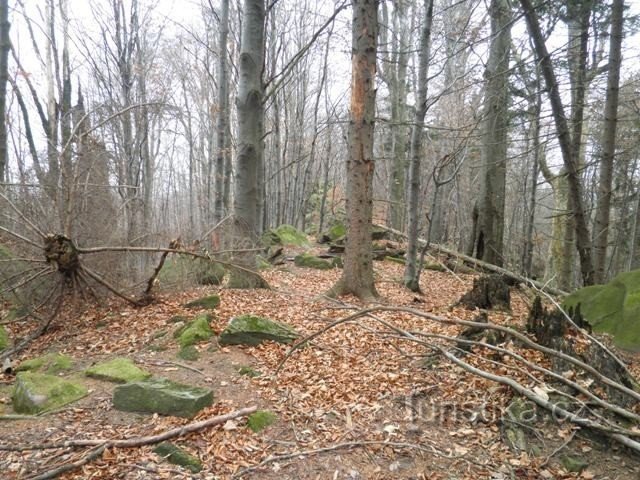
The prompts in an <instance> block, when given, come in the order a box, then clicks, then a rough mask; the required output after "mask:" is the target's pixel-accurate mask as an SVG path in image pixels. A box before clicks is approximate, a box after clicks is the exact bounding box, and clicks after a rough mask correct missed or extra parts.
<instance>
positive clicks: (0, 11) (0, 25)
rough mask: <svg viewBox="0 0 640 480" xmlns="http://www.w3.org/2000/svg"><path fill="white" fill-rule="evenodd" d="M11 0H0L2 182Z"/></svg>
mask: <svg viewBox="0 0 640 480" xmlns="http://www.w3.org/2000/svg"><path fill="white" fill-rule="evenodd" d="M10 27H11V24H10V23H9V0H0V183H1V182H2V181H3V180H4V176H5V170H6V165H7V122H5V116H6V110H7V81H8V79H9V51H10V50H11V42H10V40H9V28H10Z"/></svg>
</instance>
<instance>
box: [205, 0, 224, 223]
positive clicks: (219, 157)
mask: <svg viewBox="0 0 640 480" xmlns="http://www.w3.org/2000/svg"><path fill="white" fill-rule="evenodd" d="M228 35H229V0H222V1H221V2H220V37H219V40H218V119H217V122H216V160H215V173H214V191H215V200H214V207H213V215H214V217H213V223H214V224H217V223H218V222H219V221H220V220H222V218H223V217H224V214H225V211H224V207H225V205H224V176H225V172H224V162H225V149H226V145H227V128H228V125H227V124H228V122H229V111H228V110H229V109H228V104H229V100H228V99H229V78H228V77H229V73H228V68H227V38H228ZM209 201H211V199H209Z"/></svg>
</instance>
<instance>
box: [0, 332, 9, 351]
mask: <svg viewBox="0 0 640 480" xmlns="http://www.w3.org/2000/svg"><path fill="white" fill-rule="evenodd" d="M8 346H9V335H8V334H7V331H6V330H5V329H4V327H3V326H2V325H0V352H1V351H3V350H4V349H5V348H7V347H8Z"/></svg>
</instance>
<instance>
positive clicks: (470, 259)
mask: <svg viewBox="0 0 640 480" xmlns="http://www.w3.org/2000/svg"><path fill="white" fill-rule="evenodd" d="M374 226H375V227H377V228H382V229H384V230H386V231H388V232H389V233H392V234H393V235H396V236H398V237H401V238H407V235H406V234H405V233H403V232H401V231H400V230H396V229H394V228H390V227H386V226H384V225H374ZM418 243H419V244H420V245H421V246H425V245H426V244H427V242H426V240H424V239H422V238H420V239H418ZM428 248H429V249H431V250H433V251H435V252H438V253H443V254H445V255H451V256H453V257H457V258H459V259H460V260H463V261H464V262H465V263H468V264H470V265H473V266H474V267H475V268H479V269H482V270H486V271H489V272H493V273H498V274H500V275H503V276H505V277H507V278H509V279H511V280H513V281H515V282H518V283H524V284H525V285H533V286H534V287H536V288H537V289H539V290H542V291H544V292H548V293H550V294H551V295H556V296H564V295H568V293H567V292H565V291H563V290H559V289H557V288H553V287H550V286H549V285H547V284H546V283H542V282H538V281H537V280H533V279H531V278H526V277H523V276H522V275H519V274H517V273H514V272H511V271H509V270H507V269H505V268H502V267H498V266H496V265H493V264H491V263H487V262H483V261H482V260H478V259H477V258H473V257H470V256H468V255H465V254H463V253H460V252H457V251H455V250H453V249H451V248H447V247H444V246H442V245H437V244H435V243H430V244H429V246H428Z"/></svg>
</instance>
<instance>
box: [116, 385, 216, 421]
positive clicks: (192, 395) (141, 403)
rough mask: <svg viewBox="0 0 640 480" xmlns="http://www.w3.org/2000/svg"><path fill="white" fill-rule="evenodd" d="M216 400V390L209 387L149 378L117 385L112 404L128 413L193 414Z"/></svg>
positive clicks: (188, 416)
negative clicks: (214, 391) (214, 392)
mask: <svg viewBox="0 0 640 480" xmlns="http://www.w3.org/2000/svg"><path fill="white" fill-rule="evenodd" d="M212 403H213V392H212V391H211V390H209V389H206V388H200V387H193V386H190V385H183V384H180V383H176V382H172V381H171V380H167V379H166V378H150V379H147V380H143V381H141V382H132V383H125V384H124V385H118V386H117V387H116V388H115V390H114V391H113V406H114V407H115V408H116V409H118V410H123V411H125V412H145V413H160V414H162V415H174V416H177V417H186V418H190V417H193V416H194V415H195V414H196V413H198V412H199V411H200V410H202V409H203V408H205V407H208V406H210V405H211V404H212Z"/></svg>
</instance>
